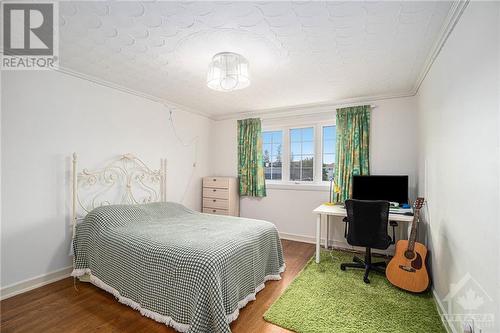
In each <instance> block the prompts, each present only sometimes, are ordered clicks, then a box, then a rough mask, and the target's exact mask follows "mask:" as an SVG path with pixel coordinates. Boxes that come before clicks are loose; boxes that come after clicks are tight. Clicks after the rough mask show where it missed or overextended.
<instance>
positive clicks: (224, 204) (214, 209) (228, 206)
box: [202, 177, 240, 216]
mask: <svg viewBox="0 0 500 333" xmlns="http://www.w3.org/2000/svg"><path fill="white" fill-rule="evenodd" d="M202 200H203V203H202V207H203V213H209V214H219V215H231V216H240V197H239V195H238V180H237V178H235V177H205V178H203V199H202Z"/></svg>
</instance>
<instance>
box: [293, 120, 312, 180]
mask: <svg viewBox="0 0 500 333" xmlns="http://www.w3.org/2000/svg"><path fill="white" fill-rule="evenodd" d="M313 140H314V128H313V127H307V128H292V129H291V130H290V180H292V181H293V180H298V181H313V174H314V172H313V171H314V141H313ZM304 170H306V171H304ZM304 172H305V173H304Z"/></svg>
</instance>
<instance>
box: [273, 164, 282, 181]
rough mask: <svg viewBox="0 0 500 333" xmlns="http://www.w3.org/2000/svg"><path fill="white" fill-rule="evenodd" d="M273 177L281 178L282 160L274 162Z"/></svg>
mask: <svg viewBox="0 0 500 333" xmlns="http://www.w3.org/2000/svg"><path fill="white" fill-rule="evenodd" d="M272 165H273V171H272V177H273V179H277V180H281V162H274V163H273V164H272Z"/></svg>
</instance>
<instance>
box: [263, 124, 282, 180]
mask: <svg viewBox="0 0 500 333" xmlns="http://www.w3.org/2000/svg"><path fill="white" fill-rule="evenodd" d="M282 139H283V131H267V132H262V150H263V154H262V155H263V160H264V173H265V176H266V179H270V180H281V178H282V175H281V170H282V163H281V147H282Z"/></svg>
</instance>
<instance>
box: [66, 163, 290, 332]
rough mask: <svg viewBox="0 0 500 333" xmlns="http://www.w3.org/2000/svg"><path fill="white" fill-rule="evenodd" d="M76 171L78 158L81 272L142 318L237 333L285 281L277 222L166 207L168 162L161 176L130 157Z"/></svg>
mask: <svg viewBox="0 0 500 333" xmlns="http://www.w3.org/2000/svg"><path fill="white" fill-rule="evenodd" d="M116 162H117V163H116ZM76 170H77V167H76V155H74V158H73V172H74V177H73V183H72V184H73V185H72V186H73V208H74V210H73V221H74V240H73V249H74V270H73V272H72V275H73V276H75V277H83V276H86V277H88V280H89V281H90V282H91V283H92V284H94V285H96V286H97V287H99V288H102V289H104V290H106V291H107V292H110V293H111V294H113V295H114V296H115V297H116V298H117V299H118V301H119V302H121V303H123V304H126V305H128V306H130V307H132V308H134V309H136V310H138V311H140V313H141V314H142V315H144V316H147V317H150V318H152V319H154V320H156V321H159V322H162V323H165V324H166V325H168V326H171V327H173V328H174V329H175V330H177V331H179V332H230V327H229V323H231V322H232V321H233V320H235V319H236V318H237V317H238V314H239V309H241V308H242V307H244V306H245V305H246V304H247V303H248V302H249V301H251V300H254V299H255V296H256V294H257V293H258V292H259V291H260V290H261V289H263V288H264V282H266V281H268V280H279V279H280V274H281V273H282V272H283V271H284V269H285V263H284V260H283V253H282V248H281V242H280V239H279V236H278V232H277V230H276V228H275V227H274V225H273V224H272V223H269V222H265V221H260V220H252V219H243V218H236V217H229V216H217V215H208V214H202V213H198V212H195V211H192V210H190V209H188V208H186V207H184V206H183V205H181V204H177V203H172V202H167V201H166V162H165V161H164V160H162V161H161V167H160V169H159V170H157V171H155V170H152V169H150V168H148V167H147V166H146V165H145V164H144V163H143V162H142V161H140V160H139V159H137V158H136V157H135V156H133V155H130V154H127V155H123V156H121V157H120V158H119V159H118V160H117V161H115V162H112V163H111V164H109V165H108V166H106V167H105V168H103V169H100V170H97V171H94V172H89V171H88V170H86V169H84V170H83V171H82V172H77V171H76ZM99 187H102V189H97V190H96V189H95V188H99ZM91 188H92V190H91ZM81 190H85V191H84V192H86V193H87V196H88V198H83V197H82V194H81V193H82V191H81ZM78 209H83V214H81V215H79V214H78ZM83 216H84V218H83V219H81V217H83Z"/></svg>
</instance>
